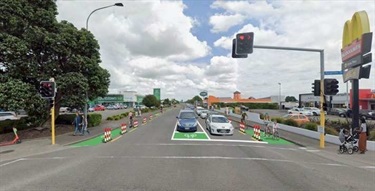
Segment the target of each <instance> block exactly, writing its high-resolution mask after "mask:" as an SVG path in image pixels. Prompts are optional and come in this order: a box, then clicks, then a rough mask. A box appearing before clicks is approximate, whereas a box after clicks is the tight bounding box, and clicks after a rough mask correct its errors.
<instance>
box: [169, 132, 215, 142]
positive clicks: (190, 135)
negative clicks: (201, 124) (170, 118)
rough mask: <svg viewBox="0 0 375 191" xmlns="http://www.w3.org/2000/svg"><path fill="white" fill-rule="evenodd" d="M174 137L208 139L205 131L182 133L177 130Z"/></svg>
mask: <svg viewBox="0 0 375 191" xmlns="http://www.w3.org/2000/svg"><path fill="white" fill-rule="evenodd" d="M173 139H177V140H178V139H201V140H206V139H208V137H207V135H206V134H205V133H204V132H194V133H180V132H175V134H174V135H173Z"/></svg>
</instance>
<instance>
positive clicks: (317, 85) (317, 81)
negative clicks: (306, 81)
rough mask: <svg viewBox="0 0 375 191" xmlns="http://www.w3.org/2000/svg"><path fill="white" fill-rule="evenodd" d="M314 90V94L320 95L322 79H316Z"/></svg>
mask: <svg viewBox="0 0 375 191" xmlns="http://www.w3.org/2000/svg"><path fill="white" fill-rule="evenodd" d="M312 85H313V87H312V89H313V90H312V92H313V93H314V96H320V80H314V83H312Z"/></svg>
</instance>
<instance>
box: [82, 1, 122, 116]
mask: <svg viewBox="0 0 375 191" xmlns="http://www.w3.org/2000/svg"><path fill="white" fill-rule="evenodd" d="M114 6H118V7H123V6H124V5H123V4H122V3H115V4H113V5H108V6H104V7H100V8H97V9H95V10H93V11H92V12H91V13H90V14H89V16H88V17H87V19H86V30H87V31H88V30H89V20H90V17H91V15H92V14H93V13H95V12H96V11H99V10H101V9H106V8H109V7H114ZM88 101H89V93H88V90H86V101H85V108H84V109H83V112H84V113H85V119H87V106H88Z"/></svg>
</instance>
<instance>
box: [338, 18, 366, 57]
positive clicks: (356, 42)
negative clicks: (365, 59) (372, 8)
mask: <svg viewBox="0 0 375 191" xmlns="http://www.w3.org/2000/svg"><path fill="white" fill-rule="evenodd" d="M368 32H370V22H369V19H368V16H367V13H366V11H359V12H356V13H354V15H353V17H352V19H351V20H348V21H346V22H345V25H344V31H343V35H342V49H341V57H342V60H343V61H344V62H345V61H347V60H349V59H351V58H353V57H355V56H357V55H358V54H360V53H361V43H362V41H361V40H362V39H361V38H362V35H363V34H364V33H368Z"/></svg>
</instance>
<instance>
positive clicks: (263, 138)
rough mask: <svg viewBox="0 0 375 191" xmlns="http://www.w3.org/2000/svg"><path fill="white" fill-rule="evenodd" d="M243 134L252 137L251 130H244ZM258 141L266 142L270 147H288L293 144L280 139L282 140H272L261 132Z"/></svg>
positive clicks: (252, 132)
mask: <svg viewBox="0 0 375 191" xmlns="http://www.w3.org/2000/svg"><path fill="white" fill-rule="evenodd" d="M245 132H246V134H247V135H250V136H253V135H254V131H253V129H248V130H245ZM260 139H262V141H264V142H267V143H268V144H271V145H290V144H293V143H291V142H289V141H287V140H285V139H282V138H279V139H277V140H276V139H274V138H272V136H269V137H265V136H264V133H263V132H261V133H260Z"/></svg>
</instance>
